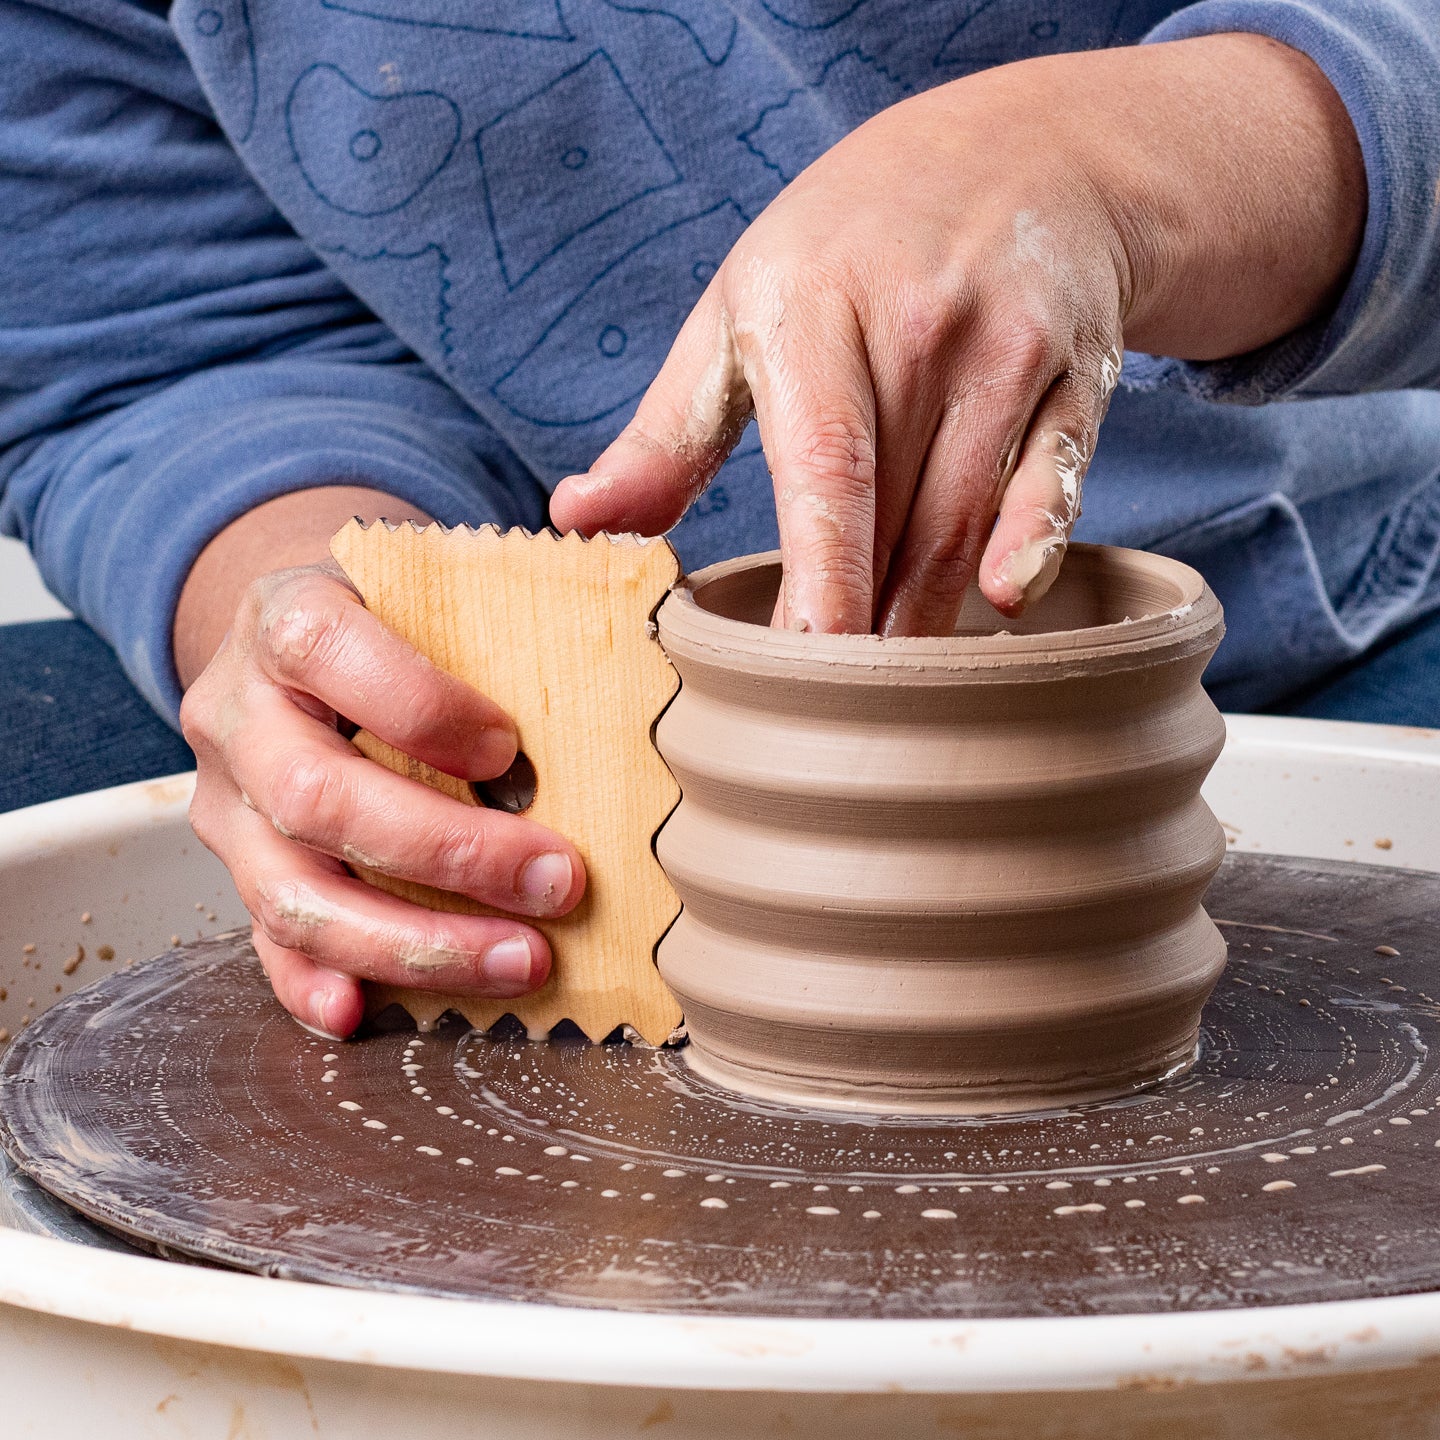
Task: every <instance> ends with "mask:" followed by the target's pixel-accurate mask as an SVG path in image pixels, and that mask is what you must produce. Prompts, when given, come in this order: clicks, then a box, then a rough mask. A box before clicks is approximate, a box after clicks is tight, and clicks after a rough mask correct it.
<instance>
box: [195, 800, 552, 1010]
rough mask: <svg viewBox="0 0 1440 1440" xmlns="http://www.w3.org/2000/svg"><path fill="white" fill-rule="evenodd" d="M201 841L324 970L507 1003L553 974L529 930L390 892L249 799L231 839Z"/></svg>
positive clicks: (289, 945)
mask: <svg viewBox="0 0 1440 1440" xmlns="http://www.w3.org/2000/svg"><path fill="white" fill-rule="evenodd" d="M199 830H200V827H199V826H197V833H198V832H199ZM201 838H202V839H204V840H205V843H206V844H207V845H209V846H210V848H211V849H213V850H215V851H216V853H217V854H219V855H220V857H221V859H222V860H224V861H225V862H226V863H227V865H228V866H229V867H230V873H231V875H232V876H233V878H234V880H235V888H236V889H237V890H238V891H239V893H240V899H241V901H242V902H243V903H244V905H245V908H246V909H247V910H248V911H249V912H250V914H251V916H252V917H253V919H254V920H255V923H256V924H257V925H258V926H259V927H260V929H261V931H262V932H263V933H264V935H265V936H266V938H267V939H268V940H269V941H270V942H271V943H272V944H273V945H275V946H277V947H278V948H279V949H281V950H285V951H293V952H296V953H297V954H300V955H303V956H305V957H307V958H308V959H309V960H310V961H311V962H313V963H314V964H316V965H317V966H321V967H324V968H325V969H329V970H334V971H336V972H339V973H340V974H343V975H349V976H353V977H355V978H356V979H359V980H372V981H376V982H379V983H381V984H385V985H403V986H408V987H410V988H412V989H419V990H442V991H451V992H454V993H456V994H464V995H479V996H490V997H495V998H503V999H509V998H513V997H514V996H517V995H525V994H528V993H529V992H530V991H532V990H535V989H537V988H538V987H539V986H541V985H543V984H544V983H545V980H546V978H547V977H548V975H549V973H550V947H549V945H548V944H547V943H546V940H545V937H544V936H543V935H541V934H540V933H539V932H538V931H536V930H533V929H531V928H530V927H529V926H527V925H523V924H521V923H520V922H519V921H516V920H512V919H509V918H507V917H504V916H491V915H455V914H450V913H447V912H442V911H438V910H427V909H426V908H425V907H423V906H420V905H412V904H411V903H410V902H409V901H406V900H401V899H400V898H399V897H398V896H394V895H386V894H384V893H383V892H382V891H379V890H376V889H373V888H372V887H371V886H369V885H366V884H364V883H363V882H362V881H360V880H357V879H355V878H354V877H353V876H352V875H349V874H347V873H346V872H345V871H344V869H343V868H342V867H341V866H340V865H339V864H338V863H337V862H336V861H334V860H331V859H329V858H328V857H326V856H323V855H317V854H315V852H314V851H312V850H307V849H306V848H305V847H304V846H303V845H299V844H296V843H295V842H294V841H292V840H286V839H285V838H284V837H283V836H281V835H278V834H276V832H275V831H274V830H273V829H272V828H271V826H270V825H269V824H268V823H267V822H266V821H265V819H264V818H263V817H261V816H260V815H257V814H255V812H254V811H252V810H249V809H247V808H245V807H244V806H242V805H236V806H233V807H232V808H231V809H230V810H229V811H228V812H227V819H226V821H225V822H224V834H223V836H220V837H214V836H206V835H204V834H202V835H201ZM286 974H287V977H288V979H287V983H292V982H293V983H294V984H295V985H296V993H297V995H298V994H299V993H300V991H301V989H302V988H303V984H304V981H305V978H306V977H305V976H304V975H303V974H301V975H298V976H297V974H296V968H295V967H293V966H292V967H291V968H290V970H288V971H287V972H286ZM327 983H328V982H327ZM317 1028H323V1029H327V1030H331V1033H338V1032H336V1031H334V1030H333V1029H332V1028H331V1026H330V1025H325V1026H321V1027H317Z"/></svg>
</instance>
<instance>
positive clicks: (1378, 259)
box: [1125, 0, 1440, 405]
mask: <svg viewBox="0 0 1440 1440" xmlns="http://www.w3.org/2000/svg"><path fill="white" fill-rule="evenodd" d="M1223 32H1241V33H1250V34H1259V35H1268V36H1270V37H1271V38H1272V39H1275V40H1278V41H1280V42H1281V43H1282V44H1285V45H1289V46H1290V47H1292V48H1293V49H1296V50H1299V51H1301V52H1303V53H1304V54H1306V55H1308V56H1310V58H1311V59H1312V60H1314V61H1315V63H1316V64H1317V65H1318V66H1319V67H1320V69H1321V70H1322V71H1323V72H1324V73H1325V75H1326V76H1327V77H1328V78H1329V80H1330V82H1331V84H1332V85H1334V87H1335V89H1336V91H1337V92H1338V93H1339V95H1340V98H1341V100H1342V101H1343V102H1344V104H1345V107H1346V109H1347V110H1348V111H1349V113H1350V118H1351V120H1352V121H1353V122H1354V125H1355V131H1356V134H1357V135H1358V137H1359V140H1360V148H1361V152H1362V154H1363V156H1364V161H1365V174H1366V179H1367V181H1368V185H1369V204H1368V210H1367V214H1366V219H1365V234H1364V239H1363V241H1362V243H1361V247H1360V253H1359V256H1358V258H1357V260H1356V263H1355V268H1354V271H1353V272H1352V274H1351V276H1350V280H1349V283H1348V284H1347V286H1346V288H1345V291H1344V293H1343V294H1342V295H1341V297H1340V299H1339V302H1338V304H1337V305H1336V306H1335V308H1334V309H1333V310H1332V311H1331V313H1330V314H1329V315H1328V316H1326V317H1324V318H1322V319H1319V320H1316V321H1315V322H1314V323H1312V324H1310V325H1306V326H1304V327H1302V328H1301V329H1299V330H1297V331H1295V332H1294V333H1292V334H1290V335H1287V336H1284V337H1282V338H1281V339H1280V340H1277V341H1276V342H1275V343H1274V344H1271V345H1268V346H1265V347H1264V348H1263V349H1260V350H1256V351H1254V352H1252V353H1251V354H1248V355H1241V356H1238V357H1235V358H1232V359H1227V360H1221V361H1216V362H1210V363H1204V364H1198V363H1191V362H1184V361H1178V360H1172V359H1165V358H1162V357H1157V356H1146V355H1129V356H1127V357H1126V366H1125V383H1126V384H1127V385H1129V386H1130V387H1131V388H1135V389H1169V388H1175V389H1181V390H1185V391H1188V392H1190V393H1191V394H1194V395H1196V396H1199V397H1201V398H1204V399H1207V400H1222V401H1231V402H1235V403H1239V404H1251V405H1254V404H1262V403H1264V402H1266V401H1270V400H1281V399H1296V398H1305V397H1314V396H1333V395H1352V394H1357V393H1360V392H1363V391H1371V390H1403V389H1422V388H1424V389H1433V388H1436V387H1437V386H1440V325H1437V324H1436V323H1435V315H1436V306H1437V303H1440V6H1437V5H1436V4H1435V3H1434V0H1201V3H1199V4H1196V5H1190V6H1187V7H1185V8H1184V9H1181V10H1179V11H1177V12H1176V13H1175V14H1173V15H1172V16H1171V17H1170V18H1169V19H1167V20H1165V21H1164V22H1163V23H1162V24H1161V25H1159V26H1158V27H1156V29H1154V30H1152V31H1151V32H1150V34H1149V35H1148V36H1147V37H1146V40H1147V42H1155V41H1164V40H1185V39H1190V38H1192V37H1195V36H1200V35H1215V34H1220V33H1223Z"/></svg>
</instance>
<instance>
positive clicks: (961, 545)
mask: <svg viewBox="0 0 1440 1440" xmlns="http://www.w3.org/2000/svg"><path fill="white" fill-rule="evenodd" d="M976 544H977V536H976V531H975V529H974V528H973V527H972V526H969V525H962V526H960V527H958V528H955V529H946V530H944V531H941V532H938V533H936V534H935V535H932V536H931V537H930V538H929V541H928V543H927V544H926V546H925V550H924V553H923V555H921V556H920V557H918V560H919V563H918V564H917V566H916V574H917V576H918V577H920V579H921V580H922V582H923V583H925V584H928V585H930V586H932V587H936V586H938V587H941V588H942V589H944V591H945V593H947V594H948V593H949V587H951V586H958V587H959V588H962V589H963V588H964V584H965V582H966V581H967V580H968V578H969V571H970V570H971V569H972V568H973V567H974V564H975V551H976Z"/></svg>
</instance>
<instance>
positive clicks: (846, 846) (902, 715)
mask: <svg viewBox="0 0 1440 1440" xmlns="http://www.w3.org/2000/svg"><path fill="white" fill-rule="evenodd" d="M779 577H780V570H779V565H778V561H777V559H776V557H775V556H759V557H750V558H747V559H744V560H739V561H732V562H728V563H726V564H723V565H717V566H713V567H711V568H710V569H708V570H704V571H701V572H700V573H699V574H697V575H695V576H693V577H691V578H690V579H689V580H687V581H685V582H683V583H682V584H681V585H680V586H679V587H678V588H677V589H676V590H675V591H674V592H673V593H672V595H671V597H670V598H669V599H668V600H667V601H666V603H665V604H664V605H663V606H662V607H661V610H660V612H659V617H658V619H659V627H660V638H661V641H662V643H663V645H664V647H665V650H666V652H667V653H668V655H669V656H670V659H671V660H672V661H673V663H674V665H675V667H676V669H677V670H678V671H679V672H680V676H681V680H682V688H681V691H680V694H679V695H678V696H677V698H676V699H675V701H674V703H673V704H672V705H671V707H670V708H669V709H668V710H667V711H666V713H665V715H664V716H663V718H662V719H661V721H660V724H659V726H658V727H657V730H656V737H655V738H656V744H657V745H658V747H659V749H660V751H661V753H662V755H663V756H664V757H665V760H666V761H667V763H668V764H669V765H670V767H671V769H672V770H673V772H674V773H675V776H676V778H677V779H678V780H679V782H680V786H681V789H682V791H683V799H682V801H681V803H680V805H679V807H678V808H677V810H676V811H675V813H674V815H673V816H672V817H671V819H670V820H669V822H668V823H667V824H666V825H665V827H664V829H663V830H662V831H661V833H660V835H659V837H658V840H657V854H658V856H659V859H660V862H661V864H662V865H663V866H664V868H665V871H666V873H667V874H668V875H669V877H670V879H671V881H672V882H673V884H674V886H675V888H676V890H677V891H678V892H679V893H680V896H681V899H682V900H683V901H684V906H685V908H684V911H683V913H682V914H681V916H680V918H679V920H677V921H676V923H675V925H674V927H673V928H672V929H671V930H670V932H669V933H668V934H667V936H666V937H665V939H664V940H663V941H662V942H661V944H660V947H659V951H658V960H659V965H660V970H661V974H662V975H663V976H664V978H665V980H666V982H667V983H668V984H669V986H670V987H671V989H672V990H674V992H675V993H676V995H677V996H678V997H679V999H680V1002H681V1004H682V1005H683V1007H684V1010H685V1017H686V1023H687V1026H688V1028H689V1034H690V1040H691V1046H690V1055H691V1058H692V1063H693V1064H694V1066H695V1068H696V1069H697V1070H698V1071H700V1072H701V1073H703V1074H705V1075H707V1076H709V1077H710V1078H712V1079H715V1080H719V1081H721V1082H723V1083H726V1084H729V1085H732V1086H734V1087H736V1088H739V1089H742V1090H747V1091H751V1092H759V1093H763V1094H767V1095H770V1096H774V1097H777V1098H785V1099H792V1100H797V1101H801V1102H804V1103H807V1104H817V1103H818V1104H825V1105H835V1106H841V1107H845V1108H855V1109H869V1110H877V1111H889V1112H897V1113H898V1112H906V1111H953V1112H956V1113H966V1112H980V1111H1003V1110H1020V1109H1033V1108H1043V1107H1046V1106H1050V1105H1054V1104H1059V1103H1068V1102H1072V1101H1074V1100H1077V1099H1080V1098H1088V1097H1096V1098H1098V1097H1101V1096H1109V1095H1116V1094H1122V1093H1126V1092H1128V1091H1131V1090H1134V1089H1137V1088H1139V1087H1141V1086H1143V1085H1146V1084H1149V1083H1151V1082H1153V1081H1155V1080H1156V1079H1158V1078H1160V1077H1162V1076H1164V1075H1167V1074H1172V1073H1175V1072H1176V1071H1177V1070H1179V1069H1183V1068H1184V1067H1185V1066H1187V1065H1188V1064H1190V1063H1191V1061H1192V1059H1193V1057H1194V1054H1195V1046H1196V1034H1197V1026H1198V1022H1199V1015H1200V1009H1201V1006H1202V1005H1203V1003H1204V1001H1205V999H1206V997H1207V996H1208V995H1209V993H1210V991H1211V989H1212V987H1213V986H1214V984H1215V981H1216V980H1217V978H1218V977H1219V974H1220V971H1221V969H1222V967H1223V964H1224V958H1225V945H1224V941H1223V940H1222V938H1221V936H1220V934H1219V933H1218V931H1217V930H1216V928H1215V926H1214V925H1213V924H1212V923H1211V922H1210V920H1209V918H1208V917H1207V916H1206V914H1205V912H1204V910H1203V909H1202V908H1201V905H1200V901H1201V897H1202V895H1203V894H1204V891H1205V888H1206V886H1207V884H1208V883H1209V881H1210V879H1211V877H1212V876H1213V875H1214V873H1215V870H1216V868H1217V867H1218V865H1219V863H1220V860H1221V857H1222V855H1223V853H1224V849H1225V842H1224V835H1223V833H1222V831H1221V828H1220V826H1219V824H1218V822H1217V821H1216V820H1215V817H1214V816H1213V815H1212V814H1211V813H1210V811H1209V809H1208V808H1207V807H1206V805H1205V804H1204V802H1203V801H1202V800H1201V799H1200V795H1199V789H1200V784H1201V781H1202V780H1203V779H1204V777H1205V774H1206V773H1207V771H1208V770H1209V769H1210V766H1211V764H1212V763H1213V762H1214V760H1215V757H1216V756H1217V755H1218V754H1219V751H1220V747H1221V744H1222V743H1223V739H1224V724H1223V722H1222V720H1221V718H1220V715H1219V713H1218V712H1217V711H1216V709H1215V707H1214V705H1212V704H1211V702H1210V700H1209V699H1208V698H1207V696H1206V695H1205V692H1204V691H1203V690H1202V689H1201V687H1200V675H1201V672H1202V671H1203V670H1204V668H1205V665H1206V662H1207V661H1208V660H1209V658H1210V655H1211V654H1212V653H1213V651H1214V649H1215V647H1216V646H1217V645H1218V644H1219V641H1220V637H1221V635H1222V633H1223V628H1224V627H1223V621H1222V618H1221V612H1220V606H1219V604H1218V602H1217V601H1216V600H1215V597H1214V596H1213V595H1212V594H1211V593H1210V591H1209V590H1208V589H1207V588H1206V586H1205V584H1204V581H1203V580H1202V579H1201V577H1200V576H1199V575H1198V574H1196V572H1195V571H1193V570H1191V569H1189V568H1188V567H1186V566H1184V565H1181V564H1179V563H1177V562H1175V561H1172V560H1167V559H1164V558H1163V557H1160V556H1155V555H1147V554H1140V553H1138V552H1134V551H1123V550H1115V549H1108V548H1103V547H1092V546H1083V545H1079V546H1075V547H1074V549H1073V550H1072V552H1071V554H1070V557H1069V559H1068V561H1067V563H1066V566H1065V569H1064V572H1063V573H1062V575H1061V577H1060V579H1059V580H1058V581H1057V582H1056V584H1055V586H1054V588H1053V589H1052V590H1051V591H1050V593H1049V594H1048V595H1047V596H1046V597H1045V598H1044V599H1043V600H1042V601H1041V602H1040V603H1039V604H1037V605H1036V606H1034V607H1033V608H1032V609H1031V611H1030V612H1028V613H1027V614H1026V615H1025V617H1024V618H1023V619H1022V620H1020V621H1018V622H1006V621H1004V620H1002V619H1001V617H999V616H998V615H997V614H996V612H995V611H993V610H992V609H991V608H990V607H989V606H988V605H987V604H986V603H985V602H984V600H983V599H981V598H980V597H979V596H978V594H976V593H974V592H972V595H971V597H970V599H969V601H968V602H967V605H966V608H965V611H964V613H963V614H962V617H961V623H960V625H959V627H958V633H957V634H956V635H955V636H954V637H946V638H941V639H886V640H882V639H879V638H877V637H874V636H830V635H810V634H795V633H791V632H787V631H781V630H775V629H770V628H768V627H767V625H766V621H767V620H768V618H769V616H770V611H771V607H772V605H773V603H774V599H775V594H776V589H777V585H778V582H779Z"/></svg>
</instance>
